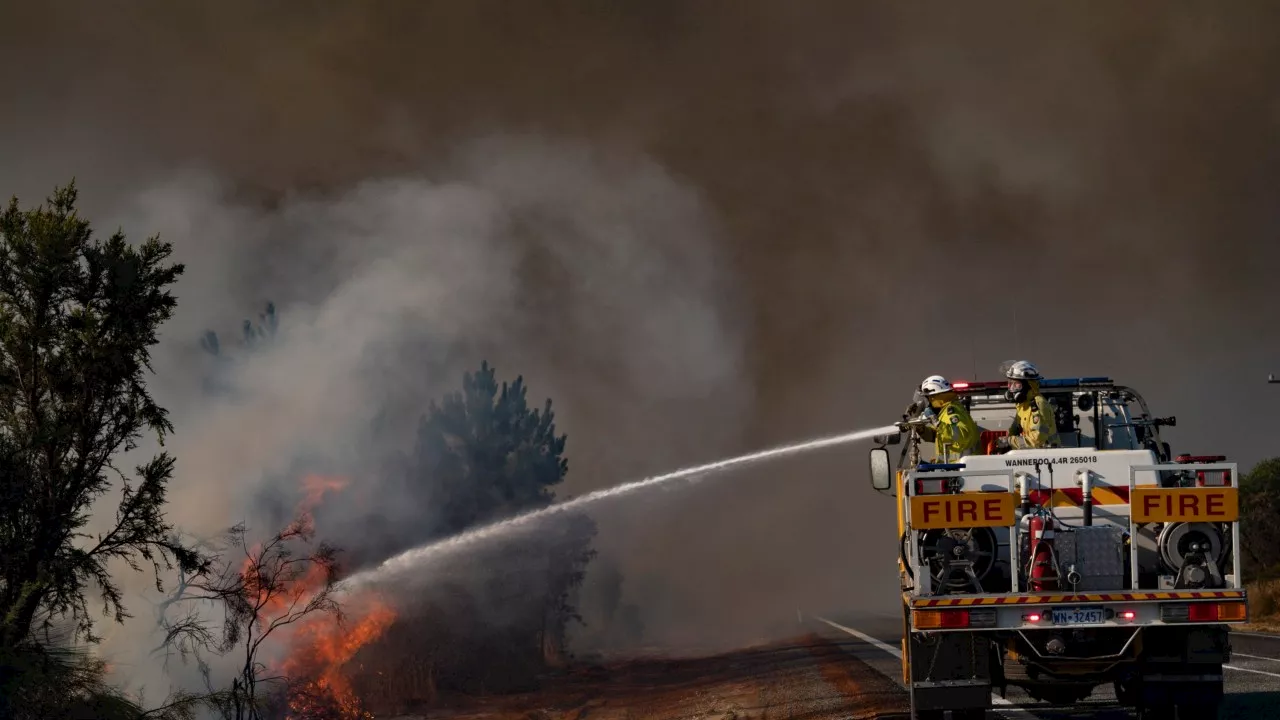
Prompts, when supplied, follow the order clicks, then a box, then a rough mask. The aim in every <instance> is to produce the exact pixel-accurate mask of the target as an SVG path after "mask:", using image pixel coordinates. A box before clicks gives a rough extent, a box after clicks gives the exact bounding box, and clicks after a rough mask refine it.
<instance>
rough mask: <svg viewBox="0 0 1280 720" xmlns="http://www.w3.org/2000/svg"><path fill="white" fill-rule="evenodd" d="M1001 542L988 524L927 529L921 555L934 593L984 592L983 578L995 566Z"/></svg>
mask: <svg viewBox="0 0 1280 720" xmlns="http://www.w3.org/2000/svg"><path fill="white" fill-rule="evenodd" d="M998 550H999V544H998V542H997V541H996V534H995V532H994V531H992V529H991V528H989V527H977V528H948V529H946V530H925V531H923V532H921V533H920V556H921V559H922V560H923V561H924V563H927V564H928V566H929V575H930V576H932V579H933V588H934V593H935V594H938V595H941V594H943V593H955V592H975V593H981V592H982V591H983V589H982V581H983V580H984V579H985V578H986V577H987V575H989V574H990V573H991V570H992V568H994V567H995V565H996V553H997V551H998Z"/></svg>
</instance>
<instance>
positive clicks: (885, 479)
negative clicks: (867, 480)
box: [871, 448, 893, 490]
mask: <svg viewBox="0 0 1280 720" xmlns="http://www.w3.org/2000/svg"><path fill="white" fill-rule="evenodd" d="M892 486H893V470H892V468H891V467H890V466H889V451H888V450H885V449H884V448H873V449H872V450H871V487H873V488H875V489H876V490H888V489H889V488H890V487H892Z"/></svg>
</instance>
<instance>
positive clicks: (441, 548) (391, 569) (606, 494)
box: [341, 425, 899, 590]
mask: <svg viewBox="0 0 1280 720" xmlns="http://www.w3.org/2000/svg"><path fill="white" fill-rule="evenodd" d="M897 432H899V428H898V426H897V425H889V426H886V427H881V428H875V429H873V430H859V431H857V432H851V433H844V434H842V435H831V436H828V437H823V438H818V439H815V440H806V441H804V442H798V443H792V444H790V445H782V446H779V447H775V448H771V449H769V450H761V451H759V452H754V453H749V454H747V455H738V456H737V457H731V458H727V459H724V460H717V461H715V462H711V463H707V464H705V465H697V466H694V467H688V468H683V469H680V470H675V471H673V472H669V473H666V474H664V475H655V476H653V477H648V478H645V479H643V480H636V481H633V482H629V483H625V484H623V485H617V486H615V487H612V488H607V489H604V490H597V491H595V492H592V493H588V494H586V495H583V496H581V497H577V498H573V499H571V500H566V501H564V502H562V503H557V504H555V505H551V506H548V507H545V508H542V509H539V510H532V511H530V512H527V513H524V514H522V515H517V516H515V517H512V518H508V519H506V520H502V521H499V522H495V523H492V524H490V525H485V526H483V527H479V528H476V529H474V530H468V531H466V532H463V533H459V534H457V535H454V536H452V537H448V538H445V539H443V540H437V541H436V542H433V543H430V544H427V545H423V546H421V547H417V548H413V549H411V550H406V551H404V552H402V553H400V554H399V555H396V556H395V557H392V558H389V559H388V560H386V561H384V562H383V563H382V564H381V565H379V566H378V567H376V568H372V569H370V570H365V571H363V572H360V573H356V574H355V575H352V576H351V577H349V578H347V579H345V580H343V581H342V583H341V589H343V590H349V589H352V588H354V587H358V586H360V585H364V584H368V583H371V582H376V581H378V580H385V579H388V578H390V577H392V576H394V575H396V574H397V573H400V572H403V571H405V570H409V569H411V568H415V567H419V566H421V565H422V564H423V563H425V562H427V561H429V560H433V559H436V558H439V557H442V556H445V555H447V554H448V553H450V552H454V551H457V550H461V549H463V548H466V547H468V546H471V545H475V544H476V543H479V542H483V541H485V540H489V539H492V538H495V537H500V536H502V535H506V534H507V533H510V532H512V531H514V530H518V529H520V528H521V527H525V526H528V525H532V524H534V523H536V522H538V521H540V520H543V519H544V518H547V517H549V516H551V515H555V514H558V513H562V512H566V511H568V510H572V509H574V508H579V507H582V506H584V505H588V504H591V503H595V502H599V501H601V500H605V499H608V498H615V497H619V496H622V495H629V494H631V493H634V492H636V491H639V490H644V489H646V488H651V487H655V486H657V485H662V484H664V483H668V482H672V481H675V480H681V479H686V478H693V479H697V480H700V479H702V477H701V476H703V475H705V474H709V473H715V472H721V471H724V470H729V469H731V468H735V467H738V466H740V465H751V464H754V463H757V462H762V461H765V460H775V459H779V458H784V457H787V456H789V455H796V454H799V453H806V452H812V451H814V450H821V449H823V448H828V447H834V446H837V445H846V444H848V443H852V442H857V441H859V440H866V439H869V438H872V437H874V436H876V435H884V434H886V433H897Z"/></svg>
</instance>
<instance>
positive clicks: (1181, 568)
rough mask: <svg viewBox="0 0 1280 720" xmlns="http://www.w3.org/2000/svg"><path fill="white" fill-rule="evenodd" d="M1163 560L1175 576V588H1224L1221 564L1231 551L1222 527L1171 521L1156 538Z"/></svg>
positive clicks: (1228, 537) (1225, 560)
mask: <svg viewBox="0 0 1280 720" xmlns="http://www.w3.org/2000/svg"><path fill="white" fill-rule="evenodd" d="M1156 548H1157V550H1158V552H1159V554H1160V562H1161V563H1162V564H1163V565H1164V566H1165V567H1166V568H1167V569H1168V570H1169V571H1170V572H1172V573H1174V575H1175V576H1176V579H1175V580H1174V587H1175V588H1178V589H1182V588H1204V587H1222V586H1223V585H1225V581H1224V579H1223V577H1222V567H1223V566H1224V565H1225V564H1226V562H1227V554H1228V553H1229V552H1230V550H1231V543H1230V536H1228V535H1227V534H1226V532H1225V531H1224V530H1223V528H1222V526H1220V525H1217V524H1214V523H1206V522H1190V523H1185V522H1184V523H1169V524H1167V525H1165V526H1164V527H1162V528H1161V529H1160V535H1159V536H1158V537H1157V538H1156Z"/></svg>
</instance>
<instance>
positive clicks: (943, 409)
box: [919, 375, 979, 462]
mask: <svg viewBox="0 0 1280 720" xmlns="http://www.w3.org/2000/svg"><path fill="white" fill-rule="evenodd" d="M919 394H920V395H921V396H922V397H923V399H924V400H926V401H927V405H928V408H929V409H930V410H932V412H928V413H925V415H926V417H928V418H929V424H928V425H926V426H924V427H921V428H920V429H919V432H920V437H921V438H922V439H924V440H926V441H927V440H932V441H933V448H934V451H935V452H936V453H937V457H938V459H939V460H941V461H943V462H947V461H950V460H956V459H959V458H961V457H964V456H965V455H973V454H975V453H976V452H977V447H978V437H979V433H978V424H977V423H975V422H974V421H973V417H972V416H970V415H969V411H968V410H966V409H965V407H964V405H962V404H961V403H960V397H959V396H958V395H957V394H956V391H955V390H954V389H952V387H951V383H949V382H947V380H946V378H944V377H942V376H941V375H930V376H929V377H927V378H925V379H924V382H922V383H920V390H919Z"/></svg>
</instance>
